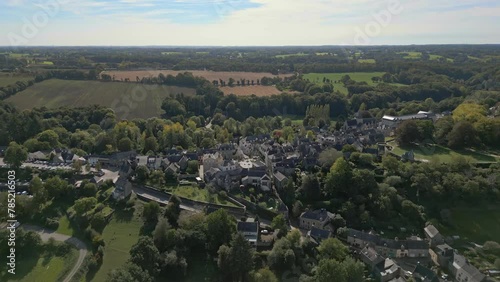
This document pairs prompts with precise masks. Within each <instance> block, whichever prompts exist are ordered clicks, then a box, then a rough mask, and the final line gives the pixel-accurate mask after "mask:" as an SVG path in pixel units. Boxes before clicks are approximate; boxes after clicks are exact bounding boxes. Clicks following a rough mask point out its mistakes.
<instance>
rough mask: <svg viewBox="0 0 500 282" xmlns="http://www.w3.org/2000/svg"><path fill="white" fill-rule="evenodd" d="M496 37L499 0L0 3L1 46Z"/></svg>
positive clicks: (487, 40) (479, 40)
mask: <svg viewBox="0 0 500 282" xmlns="http://www.w3.org/2000/svg"><path fill="white" fill-rule="evenodd" d="M497 43H500V1H498V0H205V1H203V0H164V1H160V0H0V46H42V45H43V46H87V45H95V46H152V45H155V46H288V45H295V46H297V45H301V46H302V45H407V44H497Z"/></svg>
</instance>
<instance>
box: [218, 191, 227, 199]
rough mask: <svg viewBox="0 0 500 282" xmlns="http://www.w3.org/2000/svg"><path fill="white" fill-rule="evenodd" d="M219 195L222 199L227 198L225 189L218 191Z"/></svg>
mask: <svg viewBox="0 0 500 282" xmlns="http://www.w3.org/2000/svg"><path fill="white" fill-rule="evenodd" d="M219 197H221V198H222V199H227V193H226V191H220V192H219Z"/></svg>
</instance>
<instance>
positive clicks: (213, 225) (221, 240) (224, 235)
mask: <svg viewBox="0 0 500 282" xmlns="http://www.w3.org/2000/svg"><path fill="white" fill-rule="evenodd" d="M235 231H236V226H235V223H234V221H233V219H232V218H231V217H230V216H229V214H228V213H227V211H226V210H225V209H219V210H217V211H215V212H213V213H211V214H209V215H208V216H207V217H206V232H207V241H208V242H207V243H208V247H209V250H211V251H213V252H215V251H217V250H218V249H219V247H220V246H221V245H223V244H229V242H230V241H231V236H232V235H233V234H234V232H235Z"/></svg>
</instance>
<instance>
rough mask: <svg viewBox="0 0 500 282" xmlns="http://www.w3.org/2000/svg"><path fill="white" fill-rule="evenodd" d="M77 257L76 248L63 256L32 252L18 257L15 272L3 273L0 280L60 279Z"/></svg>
mask: <svg viewBox="0 0 500 282" xmlns="http://www.w3.org/2000/svg"><path fill="white" fill-rule="evenodd" d="M77 258H78V252H77V251H76V249H74V248H71V251H70V252H69V253H67V254H66V255H65V256H63V257H62V256H50V255H49V254H46V253H43V254H41V255H40V254H32V255H30V256H25V257H19V258H18V261H17V264H16V266H17V267H16V274H15V275H14V276H12V275H11V274H8V273H7V274H3V273H2V275H1V276H0V281H20V282H45V281H62V279H61V278H63V276H64V275H66V274H67V273H68V272H69V271H70V270H71V268H72V267H73V266H74V265H75V262H76V260H77ZM4 279H5V280H4Z"/></svg>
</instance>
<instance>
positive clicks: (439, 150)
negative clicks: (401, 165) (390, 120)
mask: <svg viewBox="0 0 500 282" xmlns="http://www.w3.org/2000/svg"><path fill="white" fill-rule="evenodd" d="M388 145H390V146H392V147H393V150H392V152H393V153H395V154H396V155H402V154H403V153H404V152H406V151H410V150H413V153H414V154H415V159H418V160H427V161H430V160H433V159H435V160H438V161H440V162H443V163H449V162H451V161H452V160H453V157H457V156H464V157H468V158H470V159H471V160H472V161H473V162H496V161H498V159H496V158H495V157H492V156H488V155H484V154H480V153H477V152H473V151H469V150H451V149H449V148H446V147H443V146H439V145H435V146H430V147H425V146H405V147H400V146H398V145H397V144H396V142H395V141H393V142H389V143H388Z"/></svg>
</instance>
